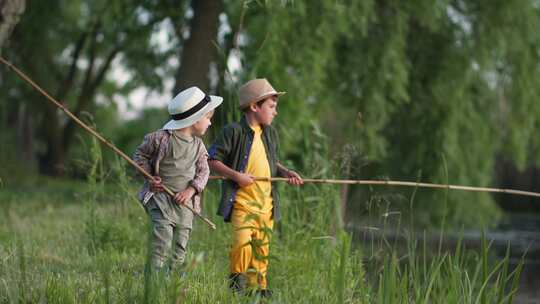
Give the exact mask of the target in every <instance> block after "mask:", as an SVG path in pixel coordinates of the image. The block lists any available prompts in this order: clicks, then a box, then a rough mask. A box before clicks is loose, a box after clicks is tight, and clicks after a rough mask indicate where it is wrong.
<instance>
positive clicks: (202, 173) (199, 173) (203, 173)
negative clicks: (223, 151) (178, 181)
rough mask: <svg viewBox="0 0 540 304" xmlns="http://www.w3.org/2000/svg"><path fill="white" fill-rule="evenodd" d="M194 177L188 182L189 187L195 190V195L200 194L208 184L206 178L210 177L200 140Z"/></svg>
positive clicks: (206, 158)
mask: <svg viewBox="0 0 540 304" xmlns="http://www.w3.org/2000/svg"><path fill="white" fill-rule="evenodd" d="M195 166H196V169H195V177H194V178H193V180H192V181H190V183H189V184H190V185H191V186H192V187H193V188H195V190H197V193H201V192H202V191H203V190H204V187H206V183H207V182H208V176H209V175H210V167H208V153H207V152H206V148H205V147H204V144H203V142H202V140H201V142H200V149H199V156H198V159H197V162H196V164H195Z"/></svg>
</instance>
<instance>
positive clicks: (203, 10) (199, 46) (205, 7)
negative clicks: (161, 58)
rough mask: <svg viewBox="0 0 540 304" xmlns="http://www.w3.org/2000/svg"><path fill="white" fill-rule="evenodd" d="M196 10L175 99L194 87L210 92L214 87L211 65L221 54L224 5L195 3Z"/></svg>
mask: <svg viewBox="0 0 540 304" xmlns="http://www.w3.org/2000/svg"><path fill="white" fill-rule="evenodd" d="M192 8H193V18H192V20H191V24H190V35H189V38H188V39H187V40H186V42H185V44H184V47H183V50H182V55H181V60H180V68H179V69H178V73H177V74H176V82H175V86H174V91H173V96H174V95H176V94H177V93H178V92H179V91H181V90H183V89H186V88H188V87H190V86H198V87H199V88H200V89H202V90H203V91H207V90H208V88H209V83H210V82H209V78H208V74H209V72H210V63H211V62H212V61H214V60H215V57H216V53H217V51H216V46H215V43H216V40H217V32H218V27H219V14H221V12H222V11H223V1H222V0H197V1H192ZM179 38H180V39H181V37H179Z"/></svg>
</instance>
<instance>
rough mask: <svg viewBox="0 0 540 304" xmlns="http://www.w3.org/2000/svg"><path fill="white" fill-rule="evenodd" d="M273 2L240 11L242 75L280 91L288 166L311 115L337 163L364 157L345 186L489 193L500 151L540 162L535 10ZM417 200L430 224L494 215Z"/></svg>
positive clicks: (464, 202) (463, 201)
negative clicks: (454, 186) (370, 181)
mask: <svg viewBox="0 0 540 304" xmlns="http://www.w3.org/2000/svg"><path fill="white" fill-rule="evenodd" d="M282 3H285V4H282ZM282 3H274V2H265V3H264V4H255V3H252V5H250V6H249V11H248V13H247V15H246V16H247V17H246V26H245V33H244V34H245V35H246V36H247V38H246V40H247V41H248V43H247V45H245V46H243V48H242V52H243V54H244V57H243V58H244V62H243V64H244V67H245V71H246V76H247V78H252V77H261V76H265V77H270V78H271V81H272V82H273V83H275V84H276V87H278V88H280V89H285V90H287V91H289V94H288V95H286V96H285V97H284V98H283V100H284V101H283V102H282V103H281V105H280V111H281V113H282V114H280V115H281V116H282V117H283V120H284V121H286V122H287V126H288V127H287V129H289V128H290V129H291V130H295V132H287V131H286V130H285V132H282V133H284V134H286V136H285V138H282V139H284V141H285V142H286V143H285V144H284V146H285V147H288V153H289V157H291V156H294V154H300V155H301V153H305V151H302V148H301V147H303V146H304V145H303V144H302V142H303V141H305V138H303V137H304V134H305V133H304V132H301V131H299V130H302V129H304V128H306V127H309V126H310V121H311V120H312V119H313V117H320V119H319V122H320V123H322V125H323V126H324V127H325V132H327V133H328V134H329V135H330V139H331V140H330V142H331V146H332V147H336V148H334V154H339V153H340V149H341V148H339V147H343V146H344V145H345V144H352V145H354V146H356V147H357V149H356V150H358V151H361V153H362V155H363V157H362V158H357V161H356V162H355V164H354V166H353V170H352V171H351V174H352V175H353V177H365V178H370V177H371V178H377V177H378V178H380V177H390V178H392V179H399V178H403V179H407V180H411V179H416V178H417V177H418V176H420V179H421V180H423V181H433V182H442V183H446V182H452V183H461V184H471V185H478V186H493V185H492V184H493V182H494V178H493V170H494V167H495V161H496V157H497V155H499V154H501V153H502V154H504V155H506V157H507V158H511V159H513V161H514V162H515V164H517V165H520V166H523V165H524V164H525V163H527V160H528V159H534V160H535V163H536V164H539V163H540V157H538V153H537V152H534V151H539V149H538V147H539V144H540V140H539V139H538V137H537V136H534V134H535V132H537V131H538V130H539V126H540V103H538V102H537V100H536V96H538V93H540V92H539V88H540V83H538V82H539V81H540V77H539V76H540V75H538V73H539V71H540V69H539V67H538V62H539V61H538V56H539V54H540V52H539V50H540V49H539V47H540V40H539V38H540V35H539V34H538V33H537V32H535V31H534V29H535V28H537V27H538V22H539V20H540V19H539V8H538V6H537V5H536V3H535V1H525V2H522V1H495V2H493V1H474V2H469V1H442V2H441V1H416V2H414V3H410V2H400V1H382V2H381V1H337V2H336V1H320V2H318V3H317V4H316V5H315V4H312V3H308V2H307V1H290V2H282ZM313 16H317V18H314V17H313ZM285 100H286V101H285ZM278 119H279V118H278ZM535 153H536V154H535ZM299 159H300V158H299ZM366 160H367V163H368V164H370V165H369V166H367V167H364V165H365V161H366ZM361 169H362V170H361ZM420 172H421V174H420ZM419 174H420V175H419ZM417 200H418V202H417V207H418V209H425V210H429V211H430V212H429V215H428V217H427V220H426V221H427V222H430V221H435V222H439V221H440V220H441V219H442V218H445V217H446V218H447V219H449V220H450V221H455V222H460V223H463V220H464V219H468V221H469V223H479V222H482V221H489V220H491V219H493V218H494V215H495V214H496V211H495V209H496V208H494V204H493V201H492V199H491V197H490V196H488V195H486V194H476V195H474V194H470V193H457V192H453V193H451V194H450V195H449V196H448V208H447V209H446V210H445V208H444V207H443V206H441V205H438V207H433V206H434V202H440V201H446V200H447V199H446V194H445V193H444V192H441V191H439V192H428V191H421V193H420V195H419V196H417ZM471 201H473V202H474V206H471V204H470V202H471ZM394 205H395V204H394ZM407 206H408V204H407ZM395 208H399V206H398V205H395ZM471 208H474V209H475V210H482V212H477V213H474V214H471V212H470V210H471ZM405 209H406V208H405Z"/></svg>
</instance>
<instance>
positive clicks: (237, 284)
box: [229, 273, 247, 293]
mask: <svg viewBox="0 0 540 304" xmlns="http://www.w3.org/2000/svg"><path fill="white" fill-rule="evenodd" d="M246 287H247V278H246V276H245V275H243V274H241V273H231V274H230V275H229V288H230V289H231V290H232V291H233V292H234V293H243V292H244V291H245V290H246Z"/></svg>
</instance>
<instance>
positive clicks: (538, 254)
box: [347, 213, 540, 304]
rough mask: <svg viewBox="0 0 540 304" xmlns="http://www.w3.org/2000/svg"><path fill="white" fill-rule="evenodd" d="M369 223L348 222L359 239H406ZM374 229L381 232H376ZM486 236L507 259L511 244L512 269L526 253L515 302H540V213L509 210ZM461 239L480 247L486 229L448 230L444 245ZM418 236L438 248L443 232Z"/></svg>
mask: <svg viewBox="0 0 540 304" xmlns="http://www.w3.org/2000/svg"><path fill="white" fill-rule="evenodd" d="M366 224H367V223H366V222H364V223H363V224H359V223H351V222H349V224H348V225H347V228H348V230H349V231H351V232H353V235H354V236H355V240H356V241H359V242H366V241H371V239H372V238H380V237H381V236H382V235H384V237H385V238H386V239H387V240H389V241H391V242H393V241H398V242H402V241H403V242H404V241H405V238H404V237H403V236H402V235H398V234H396V233H395V229H389V228H387V229H382V228H381V227H377V225H376V224H373V225H371V224H368V225H366ZM374 231H377V232H375V233H374ZM382 231H384V233H382ZM392 231H393V232H392ZM485 236H486V239H487V241H488V242H491V247H490V253H491V254H492V255H494V256H495V257H496V258H503V257H504V256H505V254H506V250H507V248H508V246H510V266H511V268H512V269H513V268H515V266H516V265H517V264H518V263H519V262H520V261H521V259H522V257H523V256H524V268H523V272H522V275H521V278H520V285H519V290H518V293H517V294H516V297H515V298H514V303H517V304H529V303H540V214H537V213H506V215H505V217H504V219H503V220H502V221H501V222H500V224H499V225H498V226H497V227H496V228H494V229H489V230H486V231H485ZM460 238H461V242H462V244H463V245H464V246H465V247H466V248H469V249H473V248H480V246H481V240H482V231H480V230H466V231H463V232H455V233H448V232H445V234H444V238H443V247H444V248H445V249H447V250H452V249H453V248H455V245H456V244H457V242H458V241H459V240H460ZM416 239H417V240H418V241H419V242H420V243H421V242H423V241H424V239H425V241H426V243H427V244H428V245H430V246H435V247H436V246H438V244H439V241H440V232H437V231H432V232H430V233H428V234H425V233H423V232H419V233H417V234H416Z"/></svg>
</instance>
